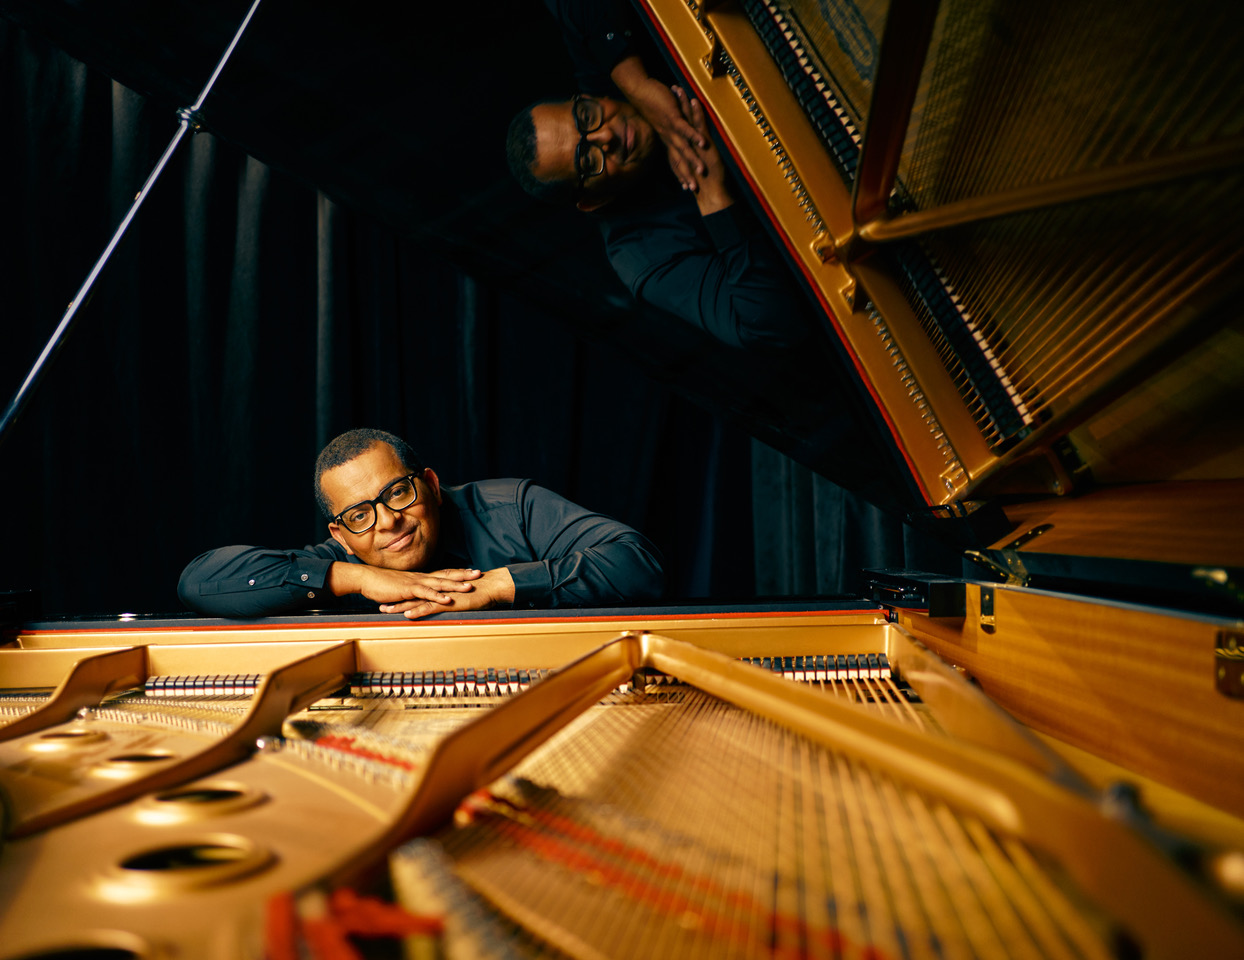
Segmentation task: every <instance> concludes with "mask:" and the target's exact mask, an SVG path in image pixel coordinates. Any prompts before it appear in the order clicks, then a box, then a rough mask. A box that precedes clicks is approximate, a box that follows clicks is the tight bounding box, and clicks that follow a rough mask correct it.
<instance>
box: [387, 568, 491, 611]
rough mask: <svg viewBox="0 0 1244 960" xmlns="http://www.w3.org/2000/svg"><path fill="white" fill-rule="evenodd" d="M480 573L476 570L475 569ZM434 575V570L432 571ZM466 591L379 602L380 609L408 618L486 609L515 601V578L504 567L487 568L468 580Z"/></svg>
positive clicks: (451, 571)
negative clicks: (428, 597)
mask: <svg viewBox="0 0 1244 960" xmlns="http://www.w3.org/2000/svg"><path fill="white" fill-rule="evenodd" d="M439 572H440V573H456V572H459V571H453V570H450V571H444V570H442V571H439ZM474 572H476V573H479V571H474ZM432 576H434V574H432ZM468 586H469V587H470V588H471V590H470V592H469V593H463V592H458V593H453V594H452V595H447V596H446V597H445V599H444V600H439V599H426V600H411V601H408V602H404V603H386V604H381V606H380V612H381V613H400V614H402V615H404V616H405V617H406V619H407V620H418V619H419V618H420V617H426V616H430V615H431V614H433V613H449V612H454V613H461V612H462V611H464V610H487V609H489V608H490V607H495V606H497V605H499V604H503V603H505V604H509V603H513V602H514V578H513V577H512V576H510V571H509V570H508V569H507V568H505V567H497V568H496V569H495V570H487V571H485V572H484V573H480V574H479V577H478V579H476V580H475V581H474V582H473V583H471V584H468Z"/></svg>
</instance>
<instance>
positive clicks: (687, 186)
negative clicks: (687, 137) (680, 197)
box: [669, 150, 696, 190]
mask: <svg viewBox="0 0 1244 960" xmlns="http://www.w3.org/2000/svg"><path fill="white" fill-rule="evenodd" d="M669 164H670V170H672V171H673V173H674V176H675V177H676V178H677V179H678V182H679V183H680V184H681V185H682V188H683V189H684V190H694V189H695V186H696V182H695V176H694V174H693V173H692V169H693V168H692V165H691V164H690V163H688V162H687V158H686V157H685V156H683V155H682V154H678V153H675V152H674V151H672V150H671V151H670V154H669Z"/></svg>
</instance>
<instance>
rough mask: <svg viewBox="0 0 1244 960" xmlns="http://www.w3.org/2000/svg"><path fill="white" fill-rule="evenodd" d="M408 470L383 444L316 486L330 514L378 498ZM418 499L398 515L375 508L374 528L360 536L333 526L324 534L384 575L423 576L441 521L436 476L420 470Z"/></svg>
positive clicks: (381, 505)
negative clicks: (397, 572)
mask: <svg viewBox="0 0 1244 960" xmlns="http://www.w3.org/2000/svg"><path fill="white" fill-rule="evenodd" d="M409 473H410V470H409V469H407V467H406V465H405V464H403V463H402V461H401V459H399V457H398V455H397V453H396V452H395V451H394V450H393V448H392V447H390V446H389V445H388V444H387V443H377V444H373V445H372V446H371V447H369V448H368V449H367V450H366V451H365V452H363V453H361V454H359V456H357V457H355V458H354V459H353V460H349V461H347V462H346V463H343V464H342V465H341V466H339V467H334V468H333V469H331V470H326V471H325V472H324V476H323V477H322V478H321V480H320V483H321V486H322V488H323V491H324V495H325V496H326V497H327V498H328V502H329V503H330V504H332V508H333V512H334V513H337V512H340V511H342V510H344V509H345V508H346V507H349V506H351V505H353V504H356V503H362V502H363V501H366V500H371V499H373V498H375V497H378V496H380V494H381V491H383V490H384V489H385V488H386V487H387V486H388V485H389V484H391V483H393V482H394V481H396V480H401V479H402V478H403V477H405V476H406V475H407V474H409ZM415 488H416V490H417V492H418V496H417V497H416V499H415V502H414V503H412V504H411V505H410V506H408V507H403V508H402V509H401V510H391V509H389V507H388V506H386V505H385V504H384V503H383V502H381V503H378V504H376V505H375V509H376V524H375V526H373V527H372V528H371V529H370V530H365V531H363V532H362V533H351V532H350V531H349V530H347V529H346V528H345V527H343V526H341V524H338V523H330V524H329V525H328V532H329V533H331V534H332V535H333V539H334V540H336V541H337V542H338V543H339V544H341V545H342V546H343V547H345V549H346V553H349V554H352V555H353V556H356V557H358V558H359V559H360V560H362V561H363V562H364V563H366V564H369V565H371V566H373V567H387V568H388V569H390V570H427V569H429V566H428V565H429V564H430V563H431V560H432V557H433V555H434V554H435V553H436V544H437V537H438V535H439V534H440V526H441V525H440V521H441V484H440V479H439V478H438V477H437V476H436V472H435V471H434V470H431V469H425V470H424V471H423V472H422V473H420V474H416V476H415Z"/></svg>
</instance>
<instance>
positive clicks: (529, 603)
mask: <svg viewBox="0 0 1244 960" xmlns="http://www.w3.org/2000/svg"><path fill="white" fill-rule="evenodd" d="M517 507H518V516H519V522H520V524H521V526H522V528H523V532H524V536H525V537H526V538H527V541H528V543H529V544H530V546H531V553H532V555H533V556H536V557H538V558H539V559H537V560H534V561H530V562H526V563H511V564H507V569H508V570H509V571H510V575H511V576H512V577H513V578H514V606H515V607H547V608H556V607H591V606H602V605H606V604H610V603H618V602H626V601H635V600H651V599H654V598H656V597H659V596H660V595H661V593H662V592H663V591H664V589H665V572H664V570H663V568H662V563H661V555H660V552H659V551H658V550H657V548H656V547H655V546H653V544H652V543H651V542H650V541H649V540H648V539H647V538H645V537H644V536H643V535H642V534H640V533H639V532H638V531H636V530H634V529H632V528H631V527H628V526H627V525H626V524H624V523H619V522H618V521H617V520H613V519H610V518H609V517H606V516H604V515H602V514H599V513H593V512H591V511H590V510H587V509H585V508H583V507H580V506H579V505H578V504H575V503H571V502H570V501H569V500H567V499H565V498H564V497H561V496H558V495H557V494H556V493H553V492H552V491H551V490H546V489H545V488H544V487H540V486H537V485H536V484H533V483H531V482H530V481H524V482H523V483H522V484H521V485H520V487H519V490H518V498H517Z"/></svg>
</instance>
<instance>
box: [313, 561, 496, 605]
mask: <svg viewBox="0 0 1244 960" xmlns="http://www.w3.org/2000/svg"><path fill="white" fill-rule="evenodd" d="M482 577H483V574H482V573H481V572H480V571H479V570H436V571H434V572H432V573H419V572H417V571H413V570H390V569H388V568H387V567H372V566H368V565H367V564H363V563H344V562H338V563H334V564H333V565H332V566H331V567H330V568H329V571H328V581H327V586H328V588H329V590H331V591H332V592H333V593H334V594H335V595H336V596H339V597H340V596H344V595H345V594H348V593H360V594H362V595H363V596H365V597H367V598H368V599H369V600H375V601H376V602H377V603H385V604H392V603H401V602H403V601H409V600H428V601H433V602H436V603H446V602H448V601H449V598H450V594H461V593H470V592H471V591H472V590H474V589H475V587H474V585H473V584H472V582H471V581H478V580H479V579H480V578H482Z"/></svg>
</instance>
